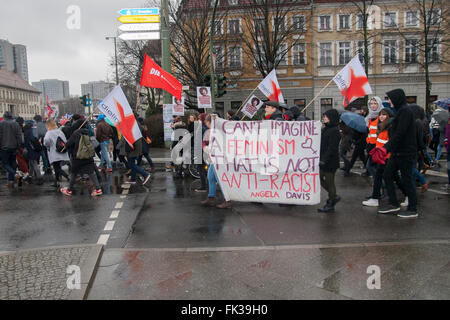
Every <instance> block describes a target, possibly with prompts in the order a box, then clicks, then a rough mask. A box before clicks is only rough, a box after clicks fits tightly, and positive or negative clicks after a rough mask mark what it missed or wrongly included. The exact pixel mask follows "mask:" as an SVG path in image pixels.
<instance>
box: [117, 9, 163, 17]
mask: <svg viewBox="0 0 450 320" xmlns="http://www.w3.org/2000/svg"><path fill="white" fill-rule="evenodd" d="M118 13H119V14H121V15H123V16H137V15H146V14H159V8H133V9H128V8H127V9H122V10H120V11H118Z"/></svg>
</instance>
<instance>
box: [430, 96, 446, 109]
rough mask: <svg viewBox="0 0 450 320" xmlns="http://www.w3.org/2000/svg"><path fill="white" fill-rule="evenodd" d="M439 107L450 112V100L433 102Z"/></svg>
mask: <svg viewBox="0 0 450 320" xmlns="http://www.w3.org/2000/svg"><path fill="white" fill-rule="evenodd" d="M433 103H434V104H435V105H437V106H438V107H441V108H444V109H445V110H448V107H449V106H450V98H447V99H442V100H436V101H435V102H433Z"/></svg>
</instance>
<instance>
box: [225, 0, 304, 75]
mask: <svg viewBox="0 0 450 320" xmlns="http://www.w3.org/2000/svg"><path fill="white" fill-rule="evenodd" d="M298 9H304V10H305V12H304V14H302V13H299V14H298V15H296V16H294V17H292V19H289V20H290V21H288V18H290V17H291V15H288V13H290V12H292V11H293V10H296V11H297V10H298ZM308 12H309V6H308V3H307V2H305V1H303V0H247V1H245V2H244V4H243V5H242V9H241V13H242V17H243V18H242V20H243V21H242V25H243V28H244V29H245V30H244V31H243V32H241V34H242V37H241V41H242V43H243V52H244V54H245V55H246V56H247V57H248V59H249V60H250V61H254V64H255V68H256V69H257V70H258V71H259V72H261V74H262V75H263V76H266V75H267V74H269V73H270V72H271V71H272V70H273V69H274V68H277V67H278V66H279V65H280V64H281V65H282V64H285V63H286V60H287V56H288V52H289V51H290V50H291V49H292V47H294V46H296V45H299V44H300V43H301V42H302V41H304V40H300V39H301V36H302V35H303V34H304V33H305V32H306V31H305V30H306V29H305V26H306V25H307V21H306V20H307V19H308V17H309V15H308ZM230 27H231V28H232V27H233V26H229V28H230ZM295 61H297V60H295ZM297 63H299V64H301V63H302V61H300V60H298V61H297ZM303 63H304V62H303Z"/></svg>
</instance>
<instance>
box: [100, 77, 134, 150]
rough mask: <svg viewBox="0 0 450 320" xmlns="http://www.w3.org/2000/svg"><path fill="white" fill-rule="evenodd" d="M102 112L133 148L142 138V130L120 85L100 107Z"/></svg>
mask: <svg viewBox="0 0 450 320" xmlns="http://www.w3.org/2000/svg"><path fill="white" fill-rule="evenodd" d="M98 108H99V109H100V111H101V112H102V113H103V114H104V115H105V117H106V118H108V120H109V121H111V123H112V124H113V125H114V126H115V127H116V128H117V129H118V130H119V131H120V133H121V134H122V135H123V137H124V138H125V140H127V142H128V144H129V145H130V146H131V147H133V143H134V142H135V141H136V140H138V139H140V138H142V134H141V130H139V126H138V124H137V122H136V118H135V117H134V114H133V110H131V107H130V104H129V103H128V100H127V97H125V94H124V93H123V91H122V88H121V87H120V85H118V86H116V87H115V88H114V89H113V91H111V92H110V93H109V94H108V96H107V97H106V98H105V99H103V101H102V103H100V104H99V105H98Z"/></svg>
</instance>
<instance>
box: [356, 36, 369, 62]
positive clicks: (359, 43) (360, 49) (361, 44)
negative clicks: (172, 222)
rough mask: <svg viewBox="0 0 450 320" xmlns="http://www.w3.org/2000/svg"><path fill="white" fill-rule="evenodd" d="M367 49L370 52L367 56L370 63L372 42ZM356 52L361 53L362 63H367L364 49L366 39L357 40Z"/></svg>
mask: <svg viewBox="0 0 450 320" xmlns="http://www.w3.org/2000/svg"><path fill="white" fill-rule="evenodd" d="M367 49H368V51H369V52H368V53H369V54H368V56H367V63H369V64H370V57H371V54H370V50H371V49H372V48H371V44H370V43H369V44H368V48H367ZM356 52H357V53H358V54H359V61H361V64H362V65H364V64H365V63H366V56H365V49H364V40H359V41H357V49H356Z"/></svg>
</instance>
